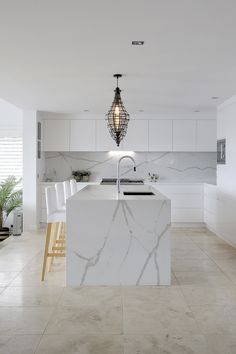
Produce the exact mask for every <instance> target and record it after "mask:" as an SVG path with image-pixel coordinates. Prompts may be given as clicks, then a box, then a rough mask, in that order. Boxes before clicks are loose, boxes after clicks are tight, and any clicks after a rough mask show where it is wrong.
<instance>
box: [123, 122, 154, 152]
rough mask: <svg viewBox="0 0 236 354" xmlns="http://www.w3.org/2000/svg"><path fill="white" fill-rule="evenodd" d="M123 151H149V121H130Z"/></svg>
mask: <svg viewBox="0 0 236 354" xmlns="http://www.w3.org/2000/svg"><path fill="white" fill-rule="evenodd" d="M123 150H126V151H127V150H131V151H148V120H143V119H140V120H139V119H137V120H132V119H131V120H130V121H129V124H128V129H127V133H126V136H125V137H124V141H123Z"/></svg>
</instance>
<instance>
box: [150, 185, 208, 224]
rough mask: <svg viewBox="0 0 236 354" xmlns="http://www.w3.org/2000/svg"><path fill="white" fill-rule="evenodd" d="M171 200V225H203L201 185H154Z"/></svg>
mask: <svg viewBox="0 0 236 354" xmlns="http://www.w3.org/2000/svg"><path fill="white" fill-rule="evenodd" d="M152 186H153V187H154V188H155V189H156V190H157V191H159V192H161V193H162V194H164V195H165V196H167V197H168V198H169V199H170V200H171V222H172V223H177V224H178V223H203V222H204V206H203V183H186V184H185V183H168V184H161V183H154V184H152Z"/></svg>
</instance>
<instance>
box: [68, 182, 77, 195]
mask: <svg viewBox="0 0 236 354" xmlns="http://www.w3.org/2000/svg"><path fill="white" fill-rule="evenodd" d="M70 189H71V195H74V194H75V193H77V192H78V190H77V183H76V180H75V179H71V180H70Z"/></svg>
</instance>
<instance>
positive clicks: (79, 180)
mask: <svg viewBox="0 0 236 354" xmlns="http://www.w3.org/2000/svg"><path fill="white" fill-rule="evenodd" d="M73 178H74V179H75V180H76V182H81V176H73Z"/></svg>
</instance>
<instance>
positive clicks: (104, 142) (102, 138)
mask: <svg viewBox="0 0 236 354" xmlns="http://www.w3.org/2000/svg"><path fill="white" fill-rule="evenodd" d="M122 146H123V142H121V144H120V147H117V146H116V143H115V141H114V140H113V139H112V137H111V135H110V132H109V130H108V127H107V123H106V121H105V119H103V120H97V121H96V150H97V151H114V150H122Z"/></svg>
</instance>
